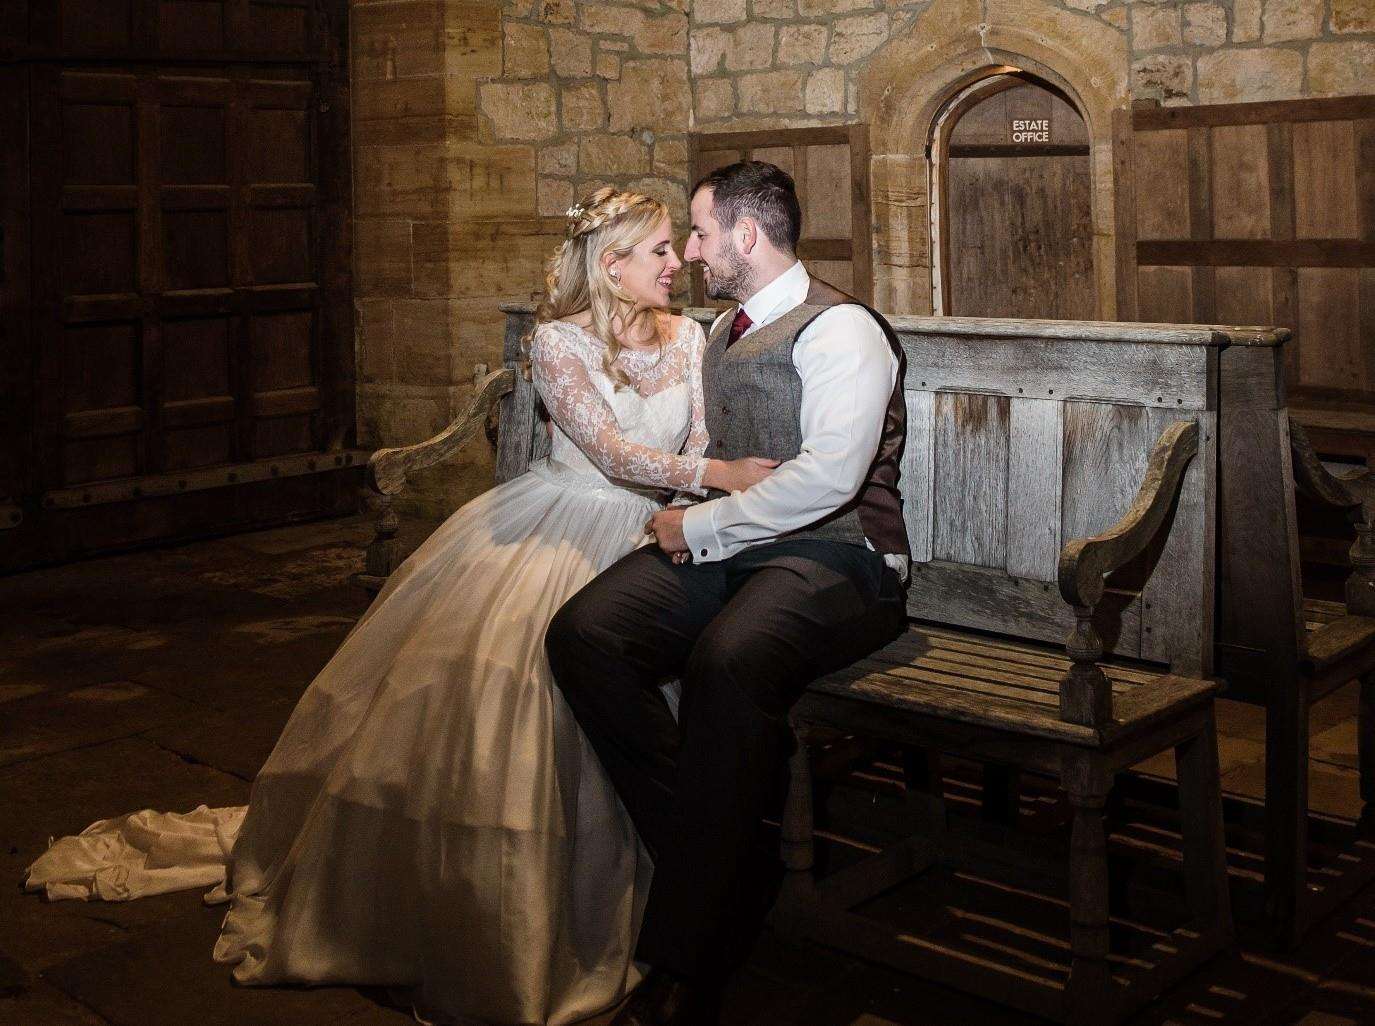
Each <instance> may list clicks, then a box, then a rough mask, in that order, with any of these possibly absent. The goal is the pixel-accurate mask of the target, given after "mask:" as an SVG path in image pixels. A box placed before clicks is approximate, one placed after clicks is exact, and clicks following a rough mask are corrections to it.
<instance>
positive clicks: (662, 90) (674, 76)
mask: <svg viewBox="0 0 1375 1026" xmlns="http://www.w3.org/2000/svg"><path fill="white" fill-rule="evenodd" d="M606 91H607V97H606V100H607V108H608V109H609V111H610V114H611V126H610V127H611V130H612V131H613V132H622V131H625V130H626V129H630V128H652V129H654V131H656V132H683V131H687V128H688V108H689V106H690V105H691V96H692V94H691V91H690V87H689V85H688V68H687V61H686V60H672V59H669V58H658V59H655V60H642V61H625V62H624V63H623V64H622V65H621V77H620V80H619V81H616V82H611V83H608V84H607V87H606Z"/></svg>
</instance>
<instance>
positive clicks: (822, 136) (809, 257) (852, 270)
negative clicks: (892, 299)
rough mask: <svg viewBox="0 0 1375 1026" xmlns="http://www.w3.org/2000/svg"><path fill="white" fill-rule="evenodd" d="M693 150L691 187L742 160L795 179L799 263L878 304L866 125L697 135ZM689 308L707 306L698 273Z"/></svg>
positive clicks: (834, 283) (691, 144) (841, 287)
mask: <svg viewBox="0 0 1375 1026" xmlns="http://www.w3.org/2000/svg"><path fill="white" fill-rule="evenodd" d="M690 147H691V159H690V169H691V174H692V181H693V182H696V181H697V180H698V179H700V178H701V177H702V176H703V175H705V174H706V173H707V172H709V171H714V170H715V169H716V168H718V167H724V166H725V165H727V164H733V163H734V162H735V161H737V160H767V161H768V162H769V163H771V164H777V165H778V166H779V167H781V168H782V169H783V170H784V171H787V172H788V173H789V174H790V175H792V176H793V180H794V182H795V183H796V185H797V195H798V200H799V201H800V202H801V205H802V240H801V242H800V244H799V245H798V256H799V257H800V258H801V260H802V262H803V263H804V264H806V266H807V269H808V270H809V271H810V272H811V273H812V274H814V275H816V276H817V277H819V278H823V279H825V280H826V281H829V282H830V283H831V284H832V285H834V286H836V287H837V288H840V289H844V290H845V291H847V292H849V293H851V294H853V295H854V296H856V297H858V298H859V299H862V300H864V302H866V303H872V302H873V298H874V275H873V254H872V244H871V241H870V239H871V232H870V225H869V132H868V126H866V125H837V126H834V127H828V128H796V129H781V130H770V131H761V132H724V133H714V134H710V135H694V136H691V137H690ZM692 301H693V302H694V303H695V304H697V305H699V306H700V305H701V304H702V303H703V302H704V295H703V291H702V274H701V271H700V270H699V269H698V268H696V267H694V268H693V273H692Z"/></svg>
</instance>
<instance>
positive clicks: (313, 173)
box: [0, 0, 359, 568]
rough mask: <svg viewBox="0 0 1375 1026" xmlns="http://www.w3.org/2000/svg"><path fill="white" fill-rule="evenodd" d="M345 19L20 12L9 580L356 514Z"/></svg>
mask: <svg viewBox="0 0 1375 1026" xmlns="http://www.w3.org/2000/svg"><path fill="white" fill-rule="evenodd" d="M347 10H348V5H347V2H346V0H99V2H97V0H52V2H44V3H37V2H28V3H22V2H3V0H0V28H3V29H5V33H4V40H5V43H4V55H5V56H6V57H17V58H20V59H21V60H22V61H24V63H23V64H22V65H17V66H10V67H5V68H0V86H3V88H0V129H3V135H4V136H5V138H6V139H8V140H11V141H13V140H23V141H24V142H25V143H30V144H31V146H32V154H33V157H32V168H31V170H30V168H29V166H28V165H26V163H25V161H26V160H27V158H28V151H27V150H26V149H25V148H24V147H22V146H19V145H16V144H15V143H14V142H11V144H10V146H9V150H10V153H9V159H8V160H6V161H5V162H0V176H3V180H4V184H5V190H4V197H3V206H2V207H0V214H2V215H3V220H0V231H3V233H4V234H3V235H0V295H2V296H3V299H4V302H5V308H6V316H7V328H8V329H9V331H8V332H7V334H8V335H9V336H11V337H13V338H18V339H25V340H26V341H25V344H24V345H22V346H21V347H20V352H19V353H17V354H15V353H12V352H7V353H5V354H0V384H3V385H4V386H5V388H6V390H7V391H9V392H11V393H12V394H13V399H12V401H10V402H7V403H5V404H0V419H3V420H4V423H5V425H6V426H7V427H9V428H12V430H7V431H6V432H5V433H4V434H5V438H6V443H5V447H4V451H3V452H0V528H4V525H5V524H6V523H8V522H9V521H10V516H9V515H10V513H11V512H12V511H22V510H27V514H25V515H22V516H19V519H20V520H22V521H23V526H22V528H21V529H20V530H17V531H16V530H2V529H0V568H10V567H15V566H23V565H29V564H32V563H34V562H41V561H44V560H50V559H54V558H64V557H65V556H67V555H70V554H73V553H76V552H80V551H89V550H91V549H98V548H100V547H104V546H106V545H109V544H130V543H134V542H137V541H141V540H145V539H152V538H157V537H170V536H178V535H185V534H187V533H196V532H203V531H205V530H211V529H217V527H219V526H223V527H229V526H242V525H247V524H250V523H254V522H269V521H272V520H273V519H274V518H280V517H281V516H283V515H308V512H309V511H310V510H316V511H321V510H324V509H327V508H328V509H331V510H337V509H339V508H341V506H347V505H349V504H350V500H349V498H348V497H349V494H350V490H351V486H346V487H343V488H340V487H337V486H336V485H335V484H334V483H330V484H328V485H327V486H326V484H325V483H324V482H323V481H322V482H321V484H320V485H318V486H317V485H315V484H313V483H310V482H303V481H300V480H299V478H301V477H309V476H313V475H316V474H324V475H325V476H326V477H328V476H329V472H330V471H331V469H332V468H340V469H343V468H348V467H355V466H357V465H358V462H359V461H358V459H357V456H358V454H356V453H354V452H352V451H350V450H348V449H347V448H346V447H347V446H349V445H350V444H351V436H352V424H353V415H352V408H353V392H352V381H353V371H352V349H353V345H352V314H351V294H350V291H351V286H350V279H349V254H348V244H347V240H348V222H349V218H350V206H349V203H350V179H349V160H348V153H349V146H348V124H349V102H348V86H347V73H346V63H343V60H344V55H345V54H346V53H347V46H346V44H347V38H346V35H347V34H346V32H345V29H346V26H347ZM183 57H185V58H187V60H184V61H183V60H181V59H180V58H183ZM30 240H31V241H30ZM14 243H18V246H17V247H16V246H15V245H13V244H14ZM21 252H22V254H23V256H24V258H25V259H24V260H18V259H16V254H18V253H21ZM30 255H31V256H32V265H31V268H30V266H29V264H28V262H27V258H28V257H29V256H30ZM30 310H33V311H35V312H36V315H35V316H33V317H30V316H29V314H30ZM30 326H31V328H30ZM26 336H28V338H27V339H26ZM10 419H13V420H14V421H15V423H14V424H10V423H9V421H10ZM199 489H213V490H216V491H217V492H218V497H215V496H212V497H210V498H208V499H205V500H204V501H203V500H202V499H201V498H199V497H198V496H196V495H195V494H194V493H196V492H197V490H199ZM221 489H223V490H222V491H220V490H221ZM181 493H186V494H181ZM152 497H156V498H152ZM110 504H114V505H110ZM293 510H294V511H295V512H294V513H289V511H293ZM16 522H17V521H16ZM21 535H22V536H23V538H22V539H21V540H20V541H18V542H17V543H16V542H15V539H16V538H18V537H19V536H21Z"/></svg>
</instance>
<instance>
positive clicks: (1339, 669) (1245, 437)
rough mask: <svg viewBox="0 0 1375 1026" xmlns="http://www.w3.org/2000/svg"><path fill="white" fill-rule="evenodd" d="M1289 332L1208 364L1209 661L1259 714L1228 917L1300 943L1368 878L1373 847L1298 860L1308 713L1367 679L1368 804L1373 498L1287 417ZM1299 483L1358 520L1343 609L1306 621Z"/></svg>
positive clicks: (1305, 820) (1239, 807)
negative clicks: (1212, 426) (1214, 477)
mask: <svg viewBox="0 0 1375 1026" xmlns="http://www.w3.org/2000/svg"><path fill="white" fill-rule="evenodd" d="M1287 340H1288V332H1277V333H1276V334H1275V342H1276V344H1275V345H1269V346H1262V345H1248V346H1230V347H1226V348H1223V349H1221V350H1219V351H1218V366H1217V376H1218V413H1219V419H1218V461H1219V472H1218V542H1217V578H1216V580H1217V610H1218V614H1217V623H1216V641H1217V645H1216V661H1215V668H1216V671H1217V673H1218V674H1219V675H1220V676H1221V677H1222V678H1223V679H1224V680H1226V682H1227V694H1226V697H1227V698H1228V699H1231V700H1237V701H1242V702H1247V703H1251V704H1255V705H1261V706H1264V707H1265V710H1266V723H1265V762H1266V766H1265V778H1266V788H1265V800H1264V809H1263V817H1262V822H1261V824H1260V831H1261V847H1262V852H1263V858H1264V886H1263V888H1261V889H1260V890H1259V893H1257V891H1256V889H1255V888H1252V887H1249V886H1246V885H1245V884H1246V881H1247V877H1246V876H1245V875H1238V876H1237V877H1236V878H1235V882H1236V883H1238V884H1239V885H1240V886H1239V887H1238V888H1237V892H1236V897H1237V898H1238V899H1239V900H1238V901H1237V903H1236V904H1237V915H1238V919H1239V920H1245V921H1249V922H1255V923H1259V924H1260V925H1261V927H1262V929H1263V930H1264V932H1265V933H1266V934H1267V935H1268V938H1269V940H1270V941H1271V942H1272V943H1273V944H1274V945H1275V946H1277V947H1280V948H1288V947H1291V946H1293V945H1294V944H1296V943H1297V942H1298V940H1299V939H1300V938H1301V937H1302V936H1303V934H1304V932H1305V931H1306V930H1307V929H1308V928H1309V927H1310V926H1311V925H1312V924H1313V923H1314V922H1315V921H1316V920H1317V919H1318V918H1320V917H1322V916H1323V915H1325V914H1327V913H1328V912H1330V911H1332V910H1333V909H1334V908H1335V907H1337V906H1338V905H1339V904H1340V903H1341V902H1342V901H1344V900H1345V899H1346V898H1347V897H1349V896H1350V895H1351V894H1352V893H1353V892H1354V891H1355V890H1357V889H1359V888H1360V887H1361V886H1363V885H1364V884H1365V883H1366V882H1368V881H1369V880H1371V879H1372V878H1373V877H1375V846H1373V845H1370V844H1365V843H1357V844H1354V845H1353V844H1350V843H1345V844H1344V845H1343V848H1344V850H1342V852H1341V854H1340V856H1339V857H1338V858H1336V859H1335V860H1333V861H1331V862H1330V863H1329V864H1328V865H1326V866H1323V867H1321V868H1320V869H1315V868H1310V866H1309V859H1308V858H1307V852H1308V839H1309V816H1308V724H1309V718H1310V710H1311V708H1312V706H1313V704H1314V703H1315V702H1317V701H1318V700H1319V699H1321V698H1323V697H1324V696H1326V695H1328V694H1330V693H1331V692H1332V691H1334V690H1335V689H1337V688H1340V687H1342V686H1343V685H1345V684H1347V683H1349V682H1350V681H1352V680H1362V681H1363V682H1364V683H1363V684H1362V689H1363V701H1362V703H1361V709H1362V711H1361V717H1360V730H1359V733H1360V735H1361V737H1362V738H1363V739H1364V740H1363V742H1362V752H1363V754H1362V757H1361V766H1362V769H1361V780H1362V783H1361V797H1362V799H1363V800H1364V801H1366V802H1369V801H1370V800H1371V798H1372V796H1375V788H1372V783H1371V772H1372V770H1371V767H1370V762H1371V760H1372V759H1373V758H1375V754H1372V752H1373V751H1375V745H1372V743H1371V737H1372V731H1375V710H1373V709H1372V701H1375V698H1373V697H1372V695H1371V691H1372V688H1375V685H1372V684H1371V683H1370V679H1371V678H1370V675H1371V673H1372V670H1373V669H1375V635H1373V634H1372V631H1371V630H1370V627H1371V624H1370V622H1369V619H1368V618H1369V617H1370V616H1371V615H1373V613H1372V611H1375V603H1373V602H1372V594H1373V593H1375V566H1372V554H1373V553H1375V543H1372V541H1371V536H1370V525H1371V524H1372V523H1375V521H1372V519H1371V518H1372V514H1375V501H1372V500H1373V499H1375V494H1373V486H1372V483H1371V477H1370V474H1369V473H1368V472H1363V471H1358V472H1355V473H1354V474H1352V475H1351V478H1350V479H1349V480H1337V479H1336V478H1334V477H1333V476H1332V475H1331V474H1330V473H1329V472H1328V471H1327V470H1326V469H1325V468H1324V467H1323V466H1322V464H1321V463H1320V462H1319V461H1318V459H1317V457H1316V456H1315V455H1314V453H1313V450H1312V447H1311V446H1310V445H1309V444H1308V440H1307V437H1306V435H1305V432H1304V429H1303V428H1302V427H1301V426H1300V424H1299V421H1298V418H1295V417H1291V416H1290V414H1289V411H1288V402H1287V397H1286V392H1285V386H1284V370H1283V368H1284V352H1283V344H1284V343H1285V342H1286V341H1287ZM1291 425H1292V426H1291ZM1296 488H1297V489H1298V490H1301V491H1303V492H1304V493H1305V494H1307V495H1308V496H1310V497H1311V498H1312V499H1314V500H1315V501H1317V502H1319V503H1321V504H1324V505H1328V506H1331V507H1334V508H1338V509H1342V510H1346V511H1347V512H1348V515H1349V517H1350V519H1351V521H1352V523H1353V524H1354V525H1355V527H1356V530H1357V541H1356V545H1355V547H1354V548H1353V549H1352V560H1353V565H1354V567H1355V570H1354V573H1353V575H1352V578H1351V581H1350V583H1349V584H1348V586H1347V598H1348V603H1347V604H1348V606H1349V613H1350V615H1347V611H1346V610H1343V613H1342V615H1340V616H1330V615H1329V616H1326V617H1322V618H1320V619H1315V618H1314V616H1313V615H1312V612H1313V607H1312V606H1311V605H1310V606H1308V607H1307V608H1306V603H1305V601H1304V597H1303V587H1302V580H1301V576H1300V562H1301V561H1300V547H1299V546H1300V540H1299V536H1298V527H1297V516H1296V509H1295V492H1296ZM1363 503H1364V505H1363ZM1331 612H1332V610H1330V609H1329V613H1331ZM1329 621H1330V622H1329ZM1134 790H1140V789H1139V788H1135V787H1134ZM1161 797H1166V796H1163V795H1162V796H1161ZM1166 800H1169V799H1168V797H1166ZM1253 810H1254V806H1253V805H1250V804H1248V803H1247V802H1245V801H1241V800H1237V801H1229V802H1228V808H1227V811H1228V816H1229V819H1231V820H1233V821H1235V822H1236V823H1237V824H1238V825H1240V826H1243V827H1246V826H1249V823H1250V821H1252V820H1253V819H1255V816H1254V815H1253ZM1256 899H1258V900H1256Z"/></svg>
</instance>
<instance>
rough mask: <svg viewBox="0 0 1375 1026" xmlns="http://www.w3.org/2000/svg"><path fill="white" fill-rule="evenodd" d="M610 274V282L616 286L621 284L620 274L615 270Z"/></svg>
mask: <svg viewBox="0 0 1375 1026" xmlns="http://www.w3.org/2000/svg"><path fill="white" fill-rule="evenodd" d="M610 274H611V280H612V281H613V282H615V283H616V284H617V285H619V284H620V283H621V272H620V271H618V270H616V269H615V268H612V270H611V272H610Z"/></svg>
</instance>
